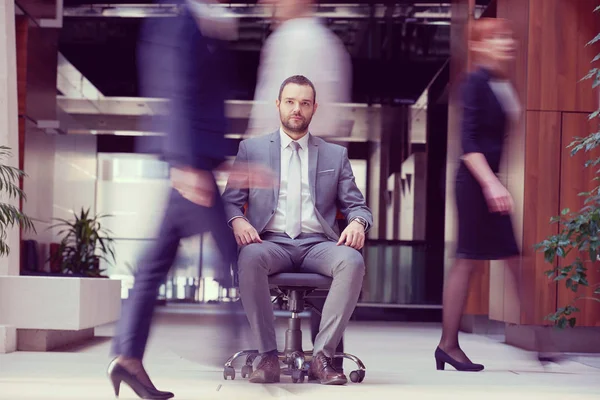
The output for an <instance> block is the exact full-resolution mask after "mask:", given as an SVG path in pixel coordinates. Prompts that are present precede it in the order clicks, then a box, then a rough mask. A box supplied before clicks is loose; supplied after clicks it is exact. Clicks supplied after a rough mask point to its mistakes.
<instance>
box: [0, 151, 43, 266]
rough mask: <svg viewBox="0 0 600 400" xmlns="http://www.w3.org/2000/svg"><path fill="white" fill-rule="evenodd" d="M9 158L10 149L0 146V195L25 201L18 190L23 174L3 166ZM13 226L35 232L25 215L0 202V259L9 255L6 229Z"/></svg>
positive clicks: (23, 194)
mask: <svg viewBox="0 0 600 400" xmlns="http://www.w3.org/2000/svg"><path fill="white" fill-rule="evenodd" d="M11 156H12V154H11V152H10V147H6V146H0V193H2V194H4V195H5V196H7V197H8V199H23V200H27V196H25V193H24V192H23V191H22V190H21V188H19V179H20V178H21V177H24V176H25V172H23V171H21V170H20V169H18V168H15V167H11V166H9V165H6V164H4V160H5V159H7V158H10V157H11ZM15 225H19V226H21V228H22V229H23V230H24V231H34V232H35V227H34V226H33V222H32V221H31V219H30V218H29V217H28V216H27V215H25V214H23V213H22V212H21V211H20V210H19V209H18V208H17V207H15V206H13V205H12V204H8V203H3V202H0V257H1V256H6V255H8V254H9V253H10V247H9V246H8V244H7V243H6V239H7V234H8V228H12V227H13V226H15Z"/></svg>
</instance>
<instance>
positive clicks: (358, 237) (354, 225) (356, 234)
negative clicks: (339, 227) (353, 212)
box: [337, 221, 365, 250]
mask: <svg viewBox="0 0 600 400" xmlns="http://www.w3.org/2000/svg"><path fill="white" fill-rule="evenodd" d="M337 244H338V246H340V245H346V246H350V247H352V248H353V249H356V250H360V249H362V248H363V246H364V245H365V227H364V226H362V224H361V223H360V222H358V221H352V222H350V223H349V224H348V226H347V227H346V229H344V231H343V232H342V234H341V235H340V240H338V243H337Z"/></svg>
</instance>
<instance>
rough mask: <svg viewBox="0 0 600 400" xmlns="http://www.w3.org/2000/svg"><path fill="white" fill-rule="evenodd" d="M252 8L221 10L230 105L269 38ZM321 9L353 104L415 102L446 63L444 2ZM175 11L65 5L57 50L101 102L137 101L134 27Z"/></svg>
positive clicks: (115, 0)
mask: <svg viewBox="0 0 600 400" xmlns="http://www.w3.org/2000/svg"><path fill="white" fill-rule="evenodd" d="M173 3H175V2H173ZM254 3H256V1H230V2H227V3H226V4H222V5H221V7H224V8H225V9H227V11H229V12H231V13H233V14H235V15H236V16H237V17H238V18H239V21H240V35H239V39H238V40H237V41H236V42H235V43H234V44H233V51H234V56H235V60H236V70H237V74H236V76H232V80H233V86H234V88H235V92H234V93H232V99H234V100H250V99H251V98H252V96H253V91H254V87H255V85H256V72H257V68H258V63H259V59H260V49H261V47H262V44H263V43H264V41H265V39H266V38H267V37H268V35H269V34H270V28H269V26H270V22H269V18H268V15H267V14H265V11H264V10H263V9H262V7H260V6H257V5H256V4H254ZM323 3H324V2H322V3H321V4H319V5H318V6H317V14H318V16H319V17H320V18H321V19H322V21H323V22H324V23H325V24H327V25H328V26H329V27H330V28H331V29H332V31H334V32H335V33H336V34H337V35H338V36H339V37H340V38H341V39H342V41H343V42H344V44H345V45H346V47H347V49H348V51H349V53H350V54H351V56H352V62H353V69H354V70H353V76H354V85H353V102H360V103H365V102H375V103H378V102H385V103H387V102H405V101H408V102H410V101H414V100H416V98H417V97H418V96H419V95H420V94H421V92H422V91H423V89H424V88H425V87H426V85H427V84H428V82H429V81H430V79H431V78H432V77H433V76H434V74H435V73H436V72H437V70H438V69H439V68H440V67H441V65H442V64H443V62H444V61H445V60H446V59H447V58H448V57H449V39H450V29H449V28H450V27H449V21H450V4H449V1H448V0H447V3H446V4H444V3H441V2H439V1H430V0H419V1H413V0H403V1H387V2H381V3H386V4H371V3H370V2H367V1H362V2H357V1H349V0H346V1H340V0H327V2H326V3H327V4H323ZM482 7H483V5H482ZM176 12H177V5H175V4H172V5H170V6H169V5H165V4H162V5H161V6H158V5H156V4H153V2H150V1H147V0H104V1H102V4H98V2H97V1H94V0H64V25H63V29H62V31H61V37H60V44H59V49H60V52H61V53H62V54H63V55H64V57H65V58H66V59H67V60H68V61H70V62H71V63H72V64H73V65H74V66H75V68H77V69H78V70H79V71H80V72H81V73H82V74H83V75H84V76H85V77H86V78H87V79H89V80H90V81H91V83H92V84H93V85H95V86H96V87H97V88H98V89H99V90H100V92H102V94H104V95H105V96H122V97H137V96H139V92H138V85H137V65H136V45H137V40H138V32H139V29H140V25H141V23H142V22H143V20H144V18H158V17H160V18H162V17H169V16H170V15H175V13H176Z"/></svg>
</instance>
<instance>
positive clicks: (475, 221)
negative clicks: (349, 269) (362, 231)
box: [435, 18, 529, 371]
mask: <svg viewBox="0 0 600 400" xmlns="http://www.w3.org/2000/svg"><path fill="white" fill-rule="evenodd" d="M472 26H473V28H472V31H471V32H470V38H469V39H470V40H469V50H470V51H471V52H472V53H473V57H474V60H475V65H476V68H475V69H474V71H472V72H471V73H469V75H468V76H467V77H466V79H465V81H464V84H463V88H462V101H463V104H462V107H463V116H462V125H461V143H462V149H463V155H462V157H461V162H460V166H459V169H458V172H457V175H456V184H455V196H456V207H457V211H458V243H457V248H456V255H455V258H456V261H455V263H454V265H453V266H452V269H451V270H450V273H449V274H448V278H447V281H446V287H445V289H444V299H443V306H444V311H443V332H442V338H441V340H440V343H439V346H438V348H437V349H436V351H435V359H436V366H437V369H444V366H445V364H446V363H447V364H450V365H452V366H453V367H454V368H455V369H457V370H459V371H481V370H483V369H484V366H483V365H481V364H475V363H473V362H472V361H471V360H470V359H469V358H468V357H467V355H466V354H465V353H464V352H463V351H462V349H461V348H460V346H459V343H458V330H459V324H460V319H461V316H462V313H463V309H464V307H465V302H466V298H467V292H468V289H469V281H470V278H471V275H472V274H473V270H474V268H475V267H476V265H477V264H476V263H475V260H505V261H506V266H507V268H508V269H509V271H510V274H508V279H509V280H511V281H510V282H507V286H509V287H511V288H512V289H513V290H514V293H513V295H514V296H515V297H520V293H519V286H520V284H519V279H518V278H519V266H520V257H519V255H520V250H519V248H518V246H517V242H516V240H515V236H514V230H513V225H512V220H511V213H512V210H513V207H514V204H513V199H512V196H511V194H510V193H509V192H508V190H507V189H506V187H504V185H503V184H502V182H500V180H499V179H498V176H497V174H498V172H499V170H500V161H501V159H502V155H503V152H504V141H505V138H506V135H507V134H508V133H509V132H510V130H511V127H512V126H514V124H516V123H517V122H518V121H519V118H520V112H521V107H520V104H519V100H518V96H517V94H516V92H515V90H514V88H513V86H512V84H511V83H510V81H509V80H508V68H509V67H510V64H511V62H512V61H513V60H514V58H515V49H516V41H515V39H514V38H513V31H512V28H511V26H510V24H509V22H508V21H506V20H503V19H489V18H482V19H479V20H476V21H473V25H472ZM524 304H529V303H528V302H527V301H525V302H524Z"/></svg>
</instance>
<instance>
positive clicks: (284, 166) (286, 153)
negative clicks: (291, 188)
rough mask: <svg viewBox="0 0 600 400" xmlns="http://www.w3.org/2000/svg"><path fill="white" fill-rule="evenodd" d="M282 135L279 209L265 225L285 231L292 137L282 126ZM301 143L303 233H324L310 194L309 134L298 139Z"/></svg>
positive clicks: (271, 229) (271, 230) (266, 228)
mask: <svg viewBox="0 0 600 400" xmlns="http://www.w3.org/2000/svg"><path fill="white" fill-rule="evenodd" d="M279 135H280V137H281V178H280V187H279V198H278V199H277V209H276V210H275V214H274V215H273V218H271V220H270V221H269V223H268V224H267V226H266V227H265V231H268V232H279V233H283V232H285V227H286V219H285V218H286V215H285V214H286V210H287V208H286V205H287V201H288V198H287V182H288V167H289V165H290V159H291V158H292V154H293V151H292V148H291V146H290V143H291V142H292V138H290V137H289V136H288V135H287V134H286V133H285V132H284V131H283V130H282V129H281V128H280V129H279ZM297 142H298V144H299V145H300V147H301V148H300V150H298V155H299V156H300V164H301V166H302V199H301V200H300V201H302V232H303V233H324V230H323V227H322V226H321V223H320V222H319V220H318V219H317V214H316V213H315V204H314V202H313V199H312V197H311V195H310V185H309V181H308V134H306V135H304V136H303V137H302V138H301V139H300V140H298V141H297Z"/></svg>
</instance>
